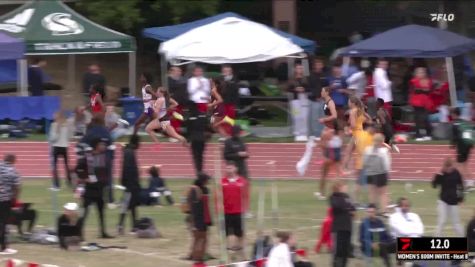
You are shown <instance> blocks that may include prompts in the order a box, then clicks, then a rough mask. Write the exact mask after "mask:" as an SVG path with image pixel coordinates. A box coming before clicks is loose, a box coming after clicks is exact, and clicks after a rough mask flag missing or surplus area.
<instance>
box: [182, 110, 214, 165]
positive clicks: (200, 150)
mask: <svg viewBox="0 0 475 267" xmlns="http://www.w3.org/2000/svg"><path fill="white" fill-rule="evenodd" d="M185 129H186V138H187V140H188V142H190V143H191V154H192V156H193V163H194V166H195V170H196V173H201V172H202V171H203V156H204V151H205V149H206V142H207V141H208V139H209V138H210V137H211V128H210V119H209V117H208V116H206V113H202V112H199V110H198V107H197V106H196V105H191V106H190V109H189V116H188V118H187V119H186V120H185Z"/></svg>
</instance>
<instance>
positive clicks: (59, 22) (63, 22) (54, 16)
mask: <svg viewBox="0 0 475 267" xmlns="http://www.w3.org/2000/svg"><path fill="white" fill-rule="evenodd" d="M41 25H43V27H45V28H46V29H48V30H50V31H51V32H53V35H71V34H80V33H82V32H84V27H83V26H82V25H81V24H79V23H78V22H77V21H75V20H73V19H72V18H71V14H67V13H51V14H49V15H47V16H46V17H44V18H43V19H42V20H41Z"/></svg>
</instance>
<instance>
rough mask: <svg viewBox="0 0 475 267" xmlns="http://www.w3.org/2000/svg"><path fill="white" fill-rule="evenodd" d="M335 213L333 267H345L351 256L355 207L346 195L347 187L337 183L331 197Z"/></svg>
mask: <svg viewBox="0 0 475 267" xmlns="http://www.w3.org/2000/svg"><path fill="white" fill-rule="evenodd" d="M330 205H331V208H332V212H333V224H332V238H333V244H334V251H333V267H345V266H346V263H347V261H348V258H349V256H350V255H351V229H352V220H353V215H354V212H355V207H354V206H353V203H352V202H351V199H350V196H349V195H348V194H347V193H346V185H345V184H344V183H343V182H341V181H337V182H336V183H335V185H334V186H333V194H332V195H331V196H330Z"/></svg>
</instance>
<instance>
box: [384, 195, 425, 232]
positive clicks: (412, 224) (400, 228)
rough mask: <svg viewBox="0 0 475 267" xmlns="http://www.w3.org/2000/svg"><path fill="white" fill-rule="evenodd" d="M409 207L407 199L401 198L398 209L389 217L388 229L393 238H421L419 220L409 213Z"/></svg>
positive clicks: (417, 216) (421, 228)
mask: <svg viewBox="0 0 475 267" xmlns="http://www.w3.org/2000/svg"><path fill="white" fill-rule="evenodd" d="M410 207H411V203H410V202H409V199H407V198H405V197H401V198H400V199H399V200H398V209H397V210H396V212H395V213H393V214H391V216H389V227H390V229H391V233H392V236H393V237H394V238H398V237H421V236H422V235H423V234H424V225H423V224H422V221H421V218H420V217H419V215H417V214H416V213H414V212H411V211H410Z"/></svg>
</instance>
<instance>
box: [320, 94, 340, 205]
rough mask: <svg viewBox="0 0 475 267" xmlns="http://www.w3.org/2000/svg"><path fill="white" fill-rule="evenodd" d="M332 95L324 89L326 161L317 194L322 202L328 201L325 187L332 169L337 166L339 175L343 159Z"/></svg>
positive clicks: (321, 140) (322, 146)
mask: <svg viewBox="0 0 475 267" xmlns="http://www.w3.org/2000/svg"><path fill="white" fill-rule="evenodd" d="M330 95H331V88H330V87H323V88H322V92H321V96H322V98H323V100H324V101H325V105H324V106H323V112H324V114H325V117H323V118H321V119H320V120H319V121H320V123H321V124H323V125H324V126H325V127H324V128H323V131H322V134H321V136H320V148H321V149H322V151H323V156H324V161H323V166H322V177H321V179H320V192H316V193H315V196H316V197H317V198H319V199H321V200H324V199H326V196H325V185H326V180H327V176H328V172H329V170H330V167H331V166H332V165H335V168H336V169H337V173H339V171H338V168H339V166H338V163H339V161H340V159H341V148H340V147H338V146H337V144H336V143H337V139H338V137H339V136H338V131H337V127H338V125H337V112H336V106H335V102H334V101H333V99H332V98H331V96H330ZM330 145H332V146H330Z"/></svg>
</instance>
